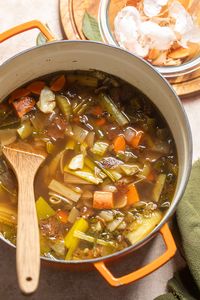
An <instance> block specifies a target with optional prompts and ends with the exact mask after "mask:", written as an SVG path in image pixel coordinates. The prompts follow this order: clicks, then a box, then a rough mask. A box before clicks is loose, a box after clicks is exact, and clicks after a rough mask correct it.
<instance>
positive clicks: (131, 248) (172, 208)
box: [0, 40, 192, 265]
mask: <svg viewBox="0 0 200 300" xmlns="http://www.w3.org/2000/svg"><path fill="white" fill-rule="evenodd" d="M71 43H76V44H78V43H80V44H83V43H85V44H88V45H89V44H91V45H92V44H96V45H98V47H102V51H104V50H105V49H106V48H112V49H113V50H114V51H115V52H116V54H115V55H117V54H118V53H119V52H121V51H123V52H124V53H125V54H126V55H128V56H132V57H135V58H136V59H137V60H140V61H142V62H143V63H144V64H146V66H147V67H148V68H149V69H151V70H153V72H154V73H155V74H156V76H157V77H158V78H159V79H161V80H163V81H164V82H165V84H166V85H167V86H168V89H169V90H170V91H171V94H172V96H173V97H174V98H175V99H176V102H177V104H178V106H179V109H180V111H181V112H182V114H183V116H184V121H185V129H186V131H187V133H188V139H189V140H188V142H189V145H188V149H189V150H188V153H187V158H188V160H187V161H188V164H187V172H186V173H187V176H186V178H185V179H184V181H183V188H182V189H181V190H179V192H178V194H177V197H176V201H173V203H172V204H171V206H170V207H169V209H168V210H167V212H166V214H165V216H164V217H163V219H162V220H161V222H160V223H159V224H158V225H157V226H156V227H155V228H154V230H153V231H152V232H151V233H149V234H148V235H147V236H146V237H145V238H144V239H143V240H142V241H140V242H138V243H136V244H135V245H132V246H129V247H127V248H125V249H123V250H121V251H118V252H116V253H113V254H110V255H107V256H104V257H100V258H96V259H87V260H77V261H73V260H71V261H66V260H57V259H55V260H52V259H50V258H47V257H41V258H42V259H43V260H46V261H49V262H56V263H64V264H72V265H73V264H80V263H81V264H87V263H96V262H99V261H108V260H111V259H112V258H115V257H117V256H122V255H125V254H128V253H130V252H132V251H134V250H137V249H138V248H139V247H141V246H142V245H144V244H145V243H146V242H147V241H149V240H150V239H152V238H153V237H154V236H155V235H156V234H157V233H158V231H159V230H160V228H161V227H162V226H163V225H164V224H165V223H166V222H167V220H168V219H169V218H170V217H171V216H172V215H173V213H174V212H175V209H176V207H177V205H178V202H179V201H180V200H181V198H182V196H183V193H184V191H185V187H186V185H187V182H188V180H189V176H190V171H191V167H192V135H191V130H190V125H189V122H188V119H187V116H186V113H185V111H184V109H183V107H182V104H181V102H180V99H179V98H178V96H177V95H176V93H175V91H174V90H173V88H172V87H171V85H170V84H169V83H168V81H167V80H166V79H165V78H164V77H163V76H162V75H161V74H160V73H159V72H158V70H155V68H153V67H152V65H151V64H150V63H148V62H147V61H145V60H144V59H142V58H140V57H138V56H136V55H134V54H132V53H130V52H128V51H126V50H123V49H120V48H119V47H116V46H112V45H107V44H103V43H100V42H94V41H76V40H75V41H73V40H72V41H67V40H66V41H55V42H50V43H47V44H45V45H42V46H35V47H32V48H30V49H27V50H24V51H23V52H20V53H19V54H16V55H15V56H13V57H12V58H10V59H8V60H7V61H5V62H4V63H3V64H2V67H3V66H4V65H7V64H11V63H12V62H13V61H14V60H15V59H16V58H18V57H19V56H23V54H25V53H28V52H32V51H34V50H36V49H38V48H43V47H51V46H53V45H54V44H60V45H62V44H71ZM0 68H1V66H0ZM0 239H2V240H3V241H4V242H6V243H7V244H8V245H11V246H12V247H15V246H14V245H13V244H11V242H9V241H8V240H6V239H5V238H4V237H2V236H0Z"/></svg>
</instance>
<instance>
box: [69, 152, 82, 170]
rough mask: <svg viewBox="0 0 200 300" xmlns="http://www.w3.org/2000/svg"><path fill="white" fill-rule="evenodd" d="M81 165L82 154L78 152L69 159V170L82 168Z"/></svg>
mask: <svg viewBox="0 0 200 300" xmlns="http://www.w3.org/2000/svg"><path fill="white" fill-rule="evenodd" d="M83 166H84V156H83V154H78V155H76V156H74V157H73V158H72V159H71V161H70V163H69V166H68V167H69V169H70V170H78V169H83Z"/></svg>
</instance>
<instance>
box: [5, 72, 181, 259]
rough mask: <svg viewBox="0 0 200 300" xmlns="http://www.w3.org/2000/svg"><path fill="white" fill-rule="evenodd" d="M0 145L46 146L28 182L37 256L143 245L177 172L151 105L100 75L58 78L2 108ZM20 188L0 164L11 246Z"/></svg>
mask: <svg viewBox="0 0 200 300" xmlns="http://www.w3.org/2000/svg"><path fill="white" fill-rule="evenodd" d="M0 141H1V145H8V144H10V143H13V142H15V141H17V142H19V143H29V144H31V145H33V146H34V147H35V148H36V149H44V150H45V151H47V153H48V156H47V159H46V160H45V162H44V164H43V165H42V166H41V168H40V169H39V171H38V174H37V175H36V179H35V198H36V209H37V215H38V222H39V229H40V244H41V255H43V256H47V257H50V258H56V259H66V260H71V259H89V258H96V257H101V256H105V255H109V254H111V253H114V252H116V251H120V250H122V249H124V248H126V247H128V246H131V245H133V244H135V243H137V242H138V241H140V240H142V239H143V238H144V237H145V236H146V235H148V233H150V232H151V231H152V230H153V229H154V228H155V226H156V225H157V224H158V223H160V221H161V219H162V217H163V215H164V214H165V212H166V210H167V209H168V208H169V206H170V203H171V201H172V198H173V194H174V191H175V187H176V180H177V174H178V165H177V154H176V147H175V143H174V140H173V137H172V134H171V132H170V129H169V127H168V125H167V123H166V122H165V120H164V119H163V117H162V115H161V114H160V112H159V111H158V110H157V109H156V107H155V106H154V105H153V104H152V102H151V101H150V100H149V99H148V98H147V97H146V96H145V95H144V94H143V93H141V92H140V91H139V90H138V89H136V88H135V87H133V86H131V85H130V84H128V83H127V82H124V81H123V80H121V79H119V78H116V77H114V76H110V75H108V74H106V73H102V72H99V71H73V72H60V73H57V74H51V75H48V76H44V77H42V78H39V79H37V80H34V81H32V82H30V83H28V84H26V85H24V86H23V87H21V88H19V89H17V90H15V91H14V92H13V93H11V94H10V95H9V96H8V97H7V98H6V99H5V100H4V101H3V102H2V103H1V104H0ZM16 226H17V182H16V178H15V176H14V174H13V172H12V170H11V169H10V167H9V166H8V165H7V162H6V161H5V159H4V158H3V156H1V158H0V232H1V233H2V234H3V236H4V237H5V238H6V239H8V240H10V241H11V242H12V243H15V240H16Z"/></svg>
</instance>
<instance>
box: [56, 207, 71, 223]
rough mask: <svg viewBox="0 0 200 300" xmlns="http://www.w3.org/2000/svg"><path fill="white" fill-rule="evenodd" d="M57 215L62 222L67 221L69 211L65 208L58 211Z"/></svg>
mask: <svg viewBox="0 0 200 300" xmlns="http://www.w3.org/2000/svg"><path fill="white" fill-rule="evenodd" d="M57 217H58V219H59V220H60V221H61V222H62V223H67V220H68V213H67V212H66V211H64V210H59V211H58V212H57Z"/></svg>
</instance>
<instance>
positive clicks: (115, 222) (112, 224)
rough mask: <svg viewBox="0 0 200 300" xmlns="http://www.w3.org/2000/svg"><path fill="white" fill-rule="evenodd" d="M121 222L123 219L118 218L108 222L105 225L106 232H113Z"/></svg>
mask: <svg viewBox="0 0 200 300" xmlns="http://www.w3.org/2000/svg"><path fill="white" fill-rule="evenodd" d="M123 220H124V218H123V217H119V218H116V219H114V220H113V221H112V222H109V223H108V224H107V228H108V230H109V231H111V232H113V231H115V230H116V229H117V227H118V226H119V225H120V224H121V222H122V221H123Z"/></svg>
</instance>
